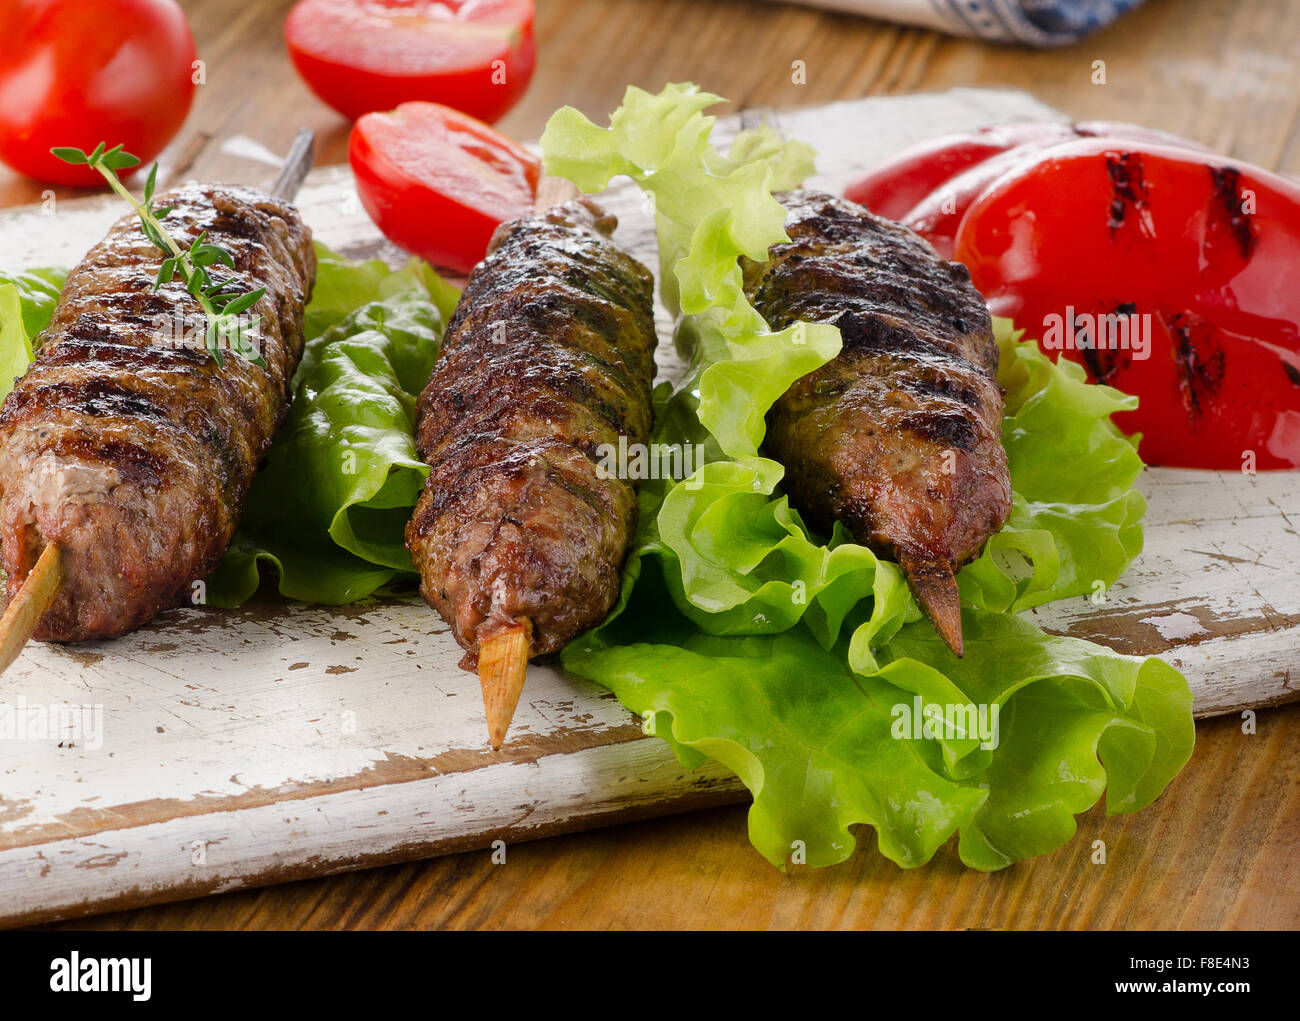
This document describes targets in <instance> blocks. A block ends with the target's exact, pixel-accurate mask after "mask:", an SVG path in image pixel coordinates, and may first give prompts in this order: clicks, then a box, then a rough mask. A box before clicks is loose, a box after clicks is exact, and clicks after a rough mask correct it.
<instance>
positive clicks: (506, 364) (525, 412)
mask: <svg viewBox="0 0 1300 1021" xmlns="http://www.w3.org/2000/svg"><path fill="white" fill-rule="evenodd" d="M612 229H613V220H612V218H608V217H604V216H603V215H602V214H601V213H600V211H599V210H598V209H597V208H596V207H595V206H594V205H592V204H591V203H589V202H586V201H575V202H570V203H567V204H565V205H562V206H558V207H556V208H555V209H552V210H551V211H550V212H549V213H547V214H544V215H540V216H537V217H533V218H528V219H522V220H515V221H512V222H510V223H506V224H503V225H502V227H501V228H500V229H499V230H498V231H497V234H496V236H495V237H494V238H493V242H492V246H491V248H490V250H489V254H488V257H487V258H486V259H485V260H484V261H483V262H482V263H480V264H479V266H478V267H477V268H476V269H475V270H474V272H473V274H472V275H471V276H470V278H469V282H468V284H467V285H466V288H465V292H464V294H463V295H462V296H461V299H460V304H459V305H458V306H457V309H456V312H455V314H454V315H453V317H452V320H451V322H450V323H449V324H448V328H447V334H446V338H445V340H444V342H443V350H442V354H441V355H440V357H439V360H438V365H437V367H436V369H435V370H434V374H433V377H432V378H431V379H430V381H429V385H428V386H427V387H426V388H425V390H424V393H423V394H422V395H421V397H420V408H419V418H418V422H417V439H418V442H419V449H420V456H421V457H422V458H424V460H425V461H426V462H427V463H428V465H429V466H430V469H431V471H430V474H429V480H428V483H427V484H426V486H425V489H424V492H423V493H422V494H421V497H420V500H419V503H418V505H417V506H416V509H415V513H414V515H413V517H412V518H411V521H410V523H409V524H408V526H407V530H406V543H407V546H408V547H410V550H411V555H412V558H413V559H414V562H415V565H416V567H417V568H418V569H419V572H420V579H421V586H420V588H421V592H422V593H423V595H424V598H425V599H426V600H427V601H428V603H429V605H430V606H432V607H433V608H434V609H436V610H437V611H438V612H439V613H440V614H441V615H442V616H443V618H444V619H445V620H446V621H447V622H448V623H449V624H450V625H451V628H452V632H453V634H454V635H455V636H456V640H457V641H458V642H460V644H461V646H462V647H464V648H465V649H466V650H467V653H466V656H465V658H464V659H463V660H462V661H461V666H463V667H465V668H466V669H473V668H474V666H475V665H476V663H477V657H478V649H479V645H480V643H481V642H483V641H484V640H486V639H487V638H488V637H490V636H491V635H493V634H494V633H496V632H498V631H500V630H501V629H503V628H510V627H517V626H519V625H521V624H523V625H525V626H529V625H531V630H532V644H531V651H532V654H533V655H541V654H543V653H547V652H554V651H555V650H557V649H559V648H561V647H563V646H564V644H565V643H567V642H568V641H569V640H570V639H572V638H574V637H575V636H576V635H578V634H580V633H582V632H583V631H586V630H588V629H589V628H592V627H594V626H595V625H596V624H598V623H600V621H601V620H603V619H604V617H605V615H606V614H607V613H608V612H609V609H610V607H611V606H612V605H613V604H614V601H615V599H616V598H617V596H618V589H619V572H620V569H621V567H622V564H623V559H624V557H625V556H626V554H627V549H628V545H629V543H630V542H631V538H632V535H633V532H634V531H635V528H636V518H637V502H636V492H635V490H634V489H633V486H632V484H631V483H630V482H628V481H626V480H624V479H620V478H615V477H608V476H609V475H610V473H608V472H606V471H603V470H602V469H601V467H600V464H599V454H598V448H600V447H601V445H602V444H612V445H614V446H615V447H616V446H617V445H618V442H619V437H620V436H625V437H627V442H628V443H629V444H633V443H645V442H647V440H648V437H649V433H650V425H651V414H652V412H651V403H650V388H651V381H652V379H653V377H654V348H655V330H654V320H653V313H652V293H653V281H652V278H651V276H650V273H649V271H648V270H646V269H645V267H643V266H642V265H640V264H639V263H638V262H636V261H635V260H634V259H632V258H631V257H629V256H628V255H626V254H625V253H624V252H623V251H622V250H621V249H619V248H618V247H617V246H616V245H615V244H614V243H613V242H612V241H611V240H610V239H609V234H610V233H611V231H612Z"/></svg>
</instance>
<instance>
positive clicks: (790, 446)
mask: <svg viewBox="0 0 1300 1021" xmlns="http://www.w3.org/2000/svg"><path fill="white" fill-rule="evenodd" d="M776 197H777V199H778V200H780V201H781V203H782V204H783V205H784V206H785V207H786V209H787V211H788V216H787V219H786V231H787V233H788V234H789V236H790V241H789V242H788V243H784V244H778V245H774V246H773V247H772V250H771V259H770V261H769V262H767V263H765V264H763V265H761V266H760V265H757V264H748V265H746V267H745V270H746V292H747V293H748V295H749V297H750V300H751V302H752V303H753V305H754V307H755V308H757V309H758V311H759V312H760V313H761V314H762V316H763V317H764V319H766V320H767V322H768V324H769V325H770V326H771V327H772V328H773V329H784V328H785V327H787V326H789V325H791V324H792V323H794V322H796V321H804V322H810V323H832V324H834V325H835V326H837V327H839V330H840V335H841V337H842V339H843V348H842V350H841V352H840V354H839V355H838V356H836V357H835V358H834V359H833V360H832V361H830V362H828V363H827V364H826V365H823V366H822V367H821V368H820V369H817V370H816V371H815V372H811V373H809V374H808V375H806V376H804V377H803V378H802V379H800V380H798V381H797V382H796V383H795V384H794V385H793V386H792V387H791V388H790V389H789V390H788V391H786V393H785V394H784V395H783V396H782V397H781V398H780V399H779V400H778V401H777V402H776V404H774V405H773V407H772V409H771V411H770V412H769V414H768V427H767V439H766V449H767V452H768V453H769V454H770V456H772V457H773V458H775V459H776V460H778V461H780V462H781V463H782V464H783V465H785V469H786V476H785V484H786V488H787V491H788V492H789V494H790V497H791V499H792V500H793V502H794V503H795V505H796V506H797V507H798V508H799V509H800V510H801V511H802V512H803V513H804V515H805V516H806V517H807V518H808V520H809V521H810V523H812V524H813V525H815V526H817V527H820V528H822V529H823V530H825V531H829V530H830V527H831V524H832V523H833V522H834V521H836V520H839V521H843V522H844V524H845V525H846V526H847V527H848V529H849V531H850V532H852V533H853V536H854V538H855V539H857V541H858V542H861V543H862V544H864V545H866V546H869V547H871V548H872V549H873V550H875V551H876V552H877V553H879V554H881V555H882V556H885V557H888V558H890V559H892V560H895V561H896V562H897V563H898V565H899V566H900V567H901V568H902V569H903V572H904V573H905V574H906V575H907V578H908V581H909V583H910V585H911V587H912V591H913V593H914V594H915V596H916V599H917V602H918V603H919V604H920V605H921V607H922V609H923V610H924V611H925V613H926V614H927V616H928V617H929V618H930V620H931V621H932V622H933V623H934V625H935V628H936V629H937V630H938V632H939V635H940V636H941V637H942V638H943V640H944V642H945V643H946V644H947V645H948V647H949V648H951V649H952V651H953V652H954V653H956V654H957V655H961V652H962V629H961V602H960V599H959V597H958V593H957V581H956V572H957V570H958V568H960V567H961V566H962V565H963V564H965V563H967V562H968V561H970V560H972V559H973V558H975V557H976V556H978V555H979V552H980V550H981V549H982V548H983V547H984V544H985V542H986V541H987V540H988V537H989V536H990V535H992V534H993V533H995V532H996V531H998V529H1000V528H1001V527H1002V526H1003V525H1004V524H1005V523H1006V520H1007V515H1008V514H1009V513H1010V510H1011V482H1010V478H1009V476H1008V472H1007V457H1006V451H1005V450H1004V449H1003V447H1002V442H1001V427H1002V390H1001V387H999V385H998V382H997V369H998V346H997V342H996V341H995V340H994V339H993V330H992V322H991V320H990V318H989V313H988V309H987V308H986V307H985V304H984V299H983V298H982V297H981V296H980V294H979V292H978V291H976V289H975V288H974V287H973V286H972V284H971V282H970V274H969V272H968V271H967V270H966V267H965V266H962V265H961V264H960V263H955V262H945V261H944V260H943V259H941V258H940V257H939V255H938V253H936V252H935V250H934V249H933V248H931V247H930V245H929V244H927V243H926V242H925V241H923V240H922V239H921V238H920V237H918V236H917V235H916V234H915V233H913V232H912V231H911V230H909V229H908V228H906V227H904V226H902V225H900V224H897V223H894V222H892V221H890V220H885V219H882V218H881V217H878V216H875V215H873V214H871V213H869V212H868V211H867V210H866V209H864V208H862V207H861V206H859V205H856V204H855V203H852V202H848V201H846V200H844V199H839V198H834V197H832V196H830V195H826V194H823V193H820V192H815V191H793V192H787V193H784V194H779V195H777V196H776Z"/></svg>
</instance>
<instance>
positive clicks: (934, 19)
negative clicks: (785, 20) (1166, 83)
mask: <svg viewBox="0 0 1300 1021" xmlns="http://www.w3.org/2000/svg"><path fill="white" fill-rule="evenodd" d="M800 2H802V3H805V4H811V5H813V6H817V7H831V8H835V9H836V10H841V11H849V12H851V13H855V14H864V15H868V16H870V17H873V18H884V19H886V20H890V21H901V22H906V23H907V24H911V25H924V26H925V27H927V28H934V29H938V30H940V31H943V32H950V33H952V34H953V35H969V36H975V37H977V38H979V39H988V40H990V41H992V42H1001V43H1020V44H1022V45H1025V46H1066V45H1068V44H1069V43H1072V42H1076V41H1077V40H1079V39H1082V38H1083V37H1084V36H1087V35H1090V34H1091V33H1093V32H1095V31H1096V30H1097V29H1099V28H1103V27H1105V26H1106V25H1109V24H1110V23H1111V22H1112V21H1114V20H1115V19H1116V18H1118V17H1119V16H1120V15H1121V14H1123V13H1125V12H1126V11H1131V10H1132V9H1133V8H1134V7H1136V6H1138V4H1140V3H1141V2H1142V0H800Z"/></svg>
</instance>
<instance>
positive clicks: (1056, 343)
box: [955, 139, 1300, 469]
mask: <svg viewBox="0 0 1300 1021" xmlns="http://www.w3.org/2000/svg"><path fill="white" fill-rule="evenodd" d="M955 254H956V257H957V258H958V259H959V260H960V261H961V262H964V263H965V264H966V265H967V266H968V267H969V268H970V271H971V277H972V279H973V281H974V283H975V286H976V287H978V288H979V289H980V291H981V292H982V293H983V294H984V296H985V297H986V298H987V299H988V302H989V307H990V309H991V310H992V311H993V313H994V314H995V315H1002V316H1009V317H1010V318H1011V319H1013V320H1014V321H1015V323H1016V325H1017V326H1019V327H1021V328H1023V329H1025V330H1026V331H1028V334H1029V335H1030V336H1032V337H1036V338H1039V340H1040V343H1042V344H1043V346H1044V347H1046V348H1047V349H1049V350H1055V349H1058V348H1062V347H1064V350H1062V354H1063V355H1064V356H1065V357H1067V358H1070V359H1072V360H1074V361H1076V362H1079V363H1080V364H1082V365H1083V366H1084V367H1085V368H1086V369H1087V371H1088V373H1089V375H1090V376H1091V377H1092V378H1093V379H1094V380H1097V381H1099V382H1103V383H1109V384H1111V385H1113V386H1116V387H1118V388H1119V389H1121V390H1123V391H1125V392H1127V393H1132V394H1137V395H1138V396H1139V398H1140V400H1141V404H1140V406H1139V407H1138V409H1137V410H1136V411H1133V412H1125V413H1122V414H1120V415H1117V416H1116V421H1117V424H1119V425H1120V426H1121V428H1123V429H1124V430H1125V431H1127V432H1138V431H1140V432H1141V433H1142V441H1141V453H1142V455H1143V457H1144V458H1145V459H1146V460H1147V462H1148V463H1152V464H1162V465H1176V466H1182V467H1201V468H1219V469H1233V468H1238V469H1239V468H1242V467H1243V466H1249V465H1252V464H1253V465H1254V467H1257V468H1261V469H1263V468H1293V467H1300V287H1297V286H1296V285H1295V279H1294V276H1295V267H1296V266H1298V265H1300V184H1297V183H1296V182H1294V181H1291V180H1288V179H1286V178H1284V177H1281V176H1279V175H1277V174H1273V173H1270V172H1269V171H1267V170H1263V169H1260V168H1258V167H1254V166H1251V165H1249V164H1246V163H1241V162H1239V161H1236V160H1229V159H1226V158H1223V157H1218V156H1212V155H1207V154H1205V153H1202V152H1194V151H1191V150H1189V149H1186V148H1174V147H1162V146H1157V145H1149V144H1132V145H1125V144H1123V143H1122V142H1117V141H1115V140H1112V139H1087V140H1081V141H1078V142H1073V143H1069V144H1066V145H1062V146H1059V147H1056V148H1053V149H1050V150H1048V151H1046V152H1044V153H1041V154H1039V157H1038V158H1037V160H1035V161H1033V162H1030V163H1028V164H1022V165H1021V166H1020V167H1018V168H1015V169H1013V170H1012V171H1010V172H1009V173H1007V174H1005V175H1003V176H1002V177H1000V178H999V179H998V180H997V181H996V182H994V184H993V185H992V186H991V187H989V188H988V189H987V190H985V191H984V193H983V194H982V195H980V196H979V197H978V198H976V199H975V200H974V202H973V203H972V204H971V206H970V208H969V209H968V210H967V211H966V214H965V216H964V217H963V219H962V221H961V225H960V227H959V229H958V231H957V237H956V246H955ZM1105 316H1115V317H1118V318H1115V319H1109V320H1104V319H1102V318H1100V317H1105ZM1121 319H1122V320H1124V321H1126V322H1127V324H1128V326H1127V332H1126V328H1125V326H1124V325H1123V324H1122V323H1121V321H1120V320H1121ZM1135 331H1138V332H1135ZM1125 336H1127V337H1128V348H1127V349H1125V347H1124V343H1125V340H1124V338H1125ZM1080 337H1084V340H1083V341H1082V342H1080ZM1144 337H1145V338H1149V346H1148V347H1146V350H1145V357H1143V352H1142V350H1141V345H1143V344H1144V343H1146V341H1145V340H1144ZM1098 338H1101V339H1102V343H1101V344H1098V343H1096V341H1097V339H1098Z"/></svg>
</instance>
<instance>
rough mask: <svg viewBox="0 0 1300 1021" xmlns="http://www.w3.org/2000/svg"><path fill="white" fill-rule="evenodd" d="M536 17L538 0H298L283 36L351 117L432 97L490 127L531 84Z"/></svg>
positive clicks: (315, 87) (311, 77)
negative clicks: (534, 1) (534, 4)
mask: <svg viewBox="0 0 1300 1021" xmlns="http://www.w3.org/2000/svg"><path fill="white" fill-rule="evenodd" d="M533 16H534V11H533V0H299V3H298V4H297V5H296V6H295V7H294V9H293V10H292V11H290V12H289V20H288V21H286V22H285V26H284V39H285V43H286V45H287V46H288V47H289V56H290V57H292V58H293V63H294V66H295V67H296V68H297V69H298V73H299V74H301V75H302V77H303V78H304V79H305V80H306V82H307V84H308V85H309V86H311V90H312V91H313V92H315V93H316V95H318V96H319V97H320V98H321V99H323V100H324V101H325V102H326V103H328V104H329V105H330V106H332V107H333V108H334V109H335V110H337V111H338V112H339V113H341V114H343V116H345V117H348V118H351V119H353V120H355V119H356V118H358V117H360V116H361V115H362V114H366V113H371V112H373V111H377V110H391V109H393V107H395V106H399V105H400V104H402V103H409V102H419V101H427V102H432V103H441V104H443V105H444V106H450V107H452V108H453V109H455V110H460V111H462V112H464V113H467V114H469V115H470V116H472V117H477V118H478V119H479V120H481V121H486V122H487V123H489V124H490V123H492V122H493V121H496V120H498V119H500V118H501V117H502V116H503V115H504V114H505V112H506V111H507V110H509V109H510V108H511V107H512V106H514V104H515V103H516V102H517V101H518V99H519V97H520V96H522V95H523V94H524V90H525V89H526V88H527V87H528V83H529V81H531V80H532V76H533V65H534V64H535V63H536V61H537V50H536V44H535V43H534V41H533Z"/></svg>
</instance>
